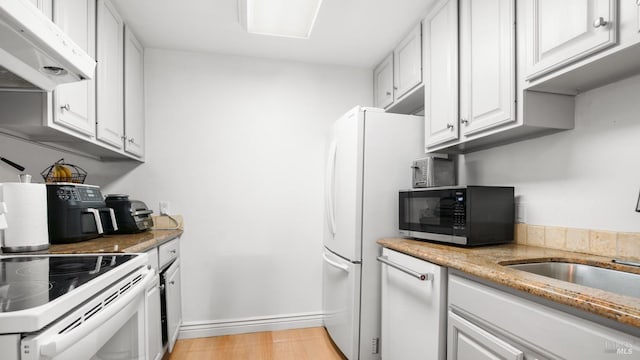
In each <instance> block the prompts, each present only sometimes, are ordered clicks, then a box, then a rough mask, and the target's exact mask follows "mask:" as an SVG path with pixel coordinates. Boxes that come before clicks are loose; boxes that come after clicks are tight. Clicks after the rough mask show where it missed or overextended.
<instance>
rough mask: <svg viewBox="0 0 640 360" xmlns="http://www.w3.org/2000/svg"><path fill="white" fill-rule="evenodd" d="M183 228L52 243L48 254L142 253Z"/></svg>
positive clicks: (175, 237)
mask: <svg viewBox="0 0 640 360" xmlns="http://www.w3.org/2000/svg"><path fill="white" fill-rule="evenodd" d="M182 234H183V230H149V231H144V232H141V233H137V234H125V235H105V236H103V237H99V238H96V239H91V240H87V241H81V242H77V243H71V244H54V245H51V246H49V249H48V250H47V251H46V252H48V253H50V254H89V253H116V252H121V253H143V252H147V251H149V250H151V249H153V248H155V247H158V246H160V245H162V244H164V243H166V242H169V241H171V240H173V239H177V238H179V237H180V236H182Z"/></svg>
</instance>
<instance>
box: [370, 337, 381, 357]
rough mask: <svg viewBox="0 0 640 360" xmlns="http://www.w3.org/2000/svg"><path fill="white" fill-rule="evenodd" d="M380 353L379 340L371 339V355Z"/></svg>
mask: <svg viewBox="0 0 640 360" xmlns="http://www.w3.org/2000/svg"><path fill="white" fill-rule="evenodd" d="M379 352H380V338H373V339H371V353H372V354H377V353H379Z"/></svg>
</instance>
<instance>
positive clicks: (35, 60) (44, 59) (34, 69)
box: [0, 0, 96, 91]
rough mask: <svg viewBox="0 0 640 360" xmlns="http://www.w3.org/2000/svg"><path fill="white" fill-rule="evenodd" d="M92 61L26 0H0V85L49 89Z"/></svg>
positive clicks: (78, 75) (80, 76) (85, 74)
mask: <svg viewBox="0 0 640 360" xmlns="http://www.w3.org/2000/svg"><path fill="white" fill-rule="evenodd" d="M95 67H96V62H95V60H94V59H93V58H91V56H89V55H88V54H87V53H86V52H85V51H84V50H83V49H82V48H81V47H80V46H78V45H76V44H75V43H74V42H73V41H72V40H71V38H70V37H69V36H67V35H66V34H65V33H64V32H63V31H62V30H61V29H60V28H59V27H58V26H56V25H55V24H54V23H53V22H51V20H49V19H48V18H47V17H46V16H45V15H44V14H43V13H42V12H41V11H40V10H38V8H36V7H35V6H34V5H33V4H32V3H31V2H30V1H28V0H0V88H2V89H28V90H46V91H51V90H53V89H54V88H55V87H56V85H59V84H64V83H68V82H74V81H80V80H84V79H92V78H93V76H94V73H95Z"/></svg>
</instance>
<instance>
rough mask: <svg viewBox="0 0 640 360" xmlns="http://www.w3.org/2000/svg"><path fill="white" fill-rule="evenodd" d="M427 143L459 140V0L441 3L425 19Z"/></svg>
mask: <svg viewBox="0 0 640 360" xmlns="http://www.w3.org/2000/svg"><path fill="white" fill-rule="evenodd" d="M423 30H424V36H423V37H424V59H425V66H424V74H425V101H424V104H425V106H424V107H425V114H424V115H425V118H424V121H425V145H426V147H427V148H428V147H429V146H433V145H437V144H440V143H444V142H447V141H451V140H456V139H458V1H457V0H447V1H443V2H441V3H440V4H439V5H438V6H437V7H436V8H435V9H434V10H433V11H432V12H431V13H430V14H429V16H427V18H426V19H425V20H424V22H423Z"/></svg>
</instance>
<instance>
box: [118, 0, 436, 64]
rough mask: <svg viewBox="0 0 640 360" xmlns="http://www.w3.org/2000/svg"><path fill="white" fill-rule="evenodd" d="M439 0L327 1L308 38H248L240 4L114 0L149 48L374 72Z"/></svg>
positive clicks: (226, 1) (197, 0)
mask: <svg viewBox="0 0 640 360" xmlns="http://www.w3.org/2000/svg"><path fill="white" fill-rule="evenodd" d="M435 1H436V0H323V3H322V6H321V8H320V12H319V14H318V17H317V19H316V23H315V27H314V29H313V32H312V33H311V37H310V38H309V39H307V40H303V39H289V38H278V37H269V36H264V35H255V34H249V33H247V32H246V31H244V30H243V28H242V26H241V25H240V23H239V22H238V13H237V0H134V1H132V0H113V2H114V3H115V5H116V7H117V8H118V10H119V11H120V13H121V15H122V17H123V18H124V20H125V22H126V23H127V24H128V25H129V26H130V27H131V29H132V30H133V31H134V33H135V34H136V35H137V37H138V38H139V40H140V41H141V42H142V43H143V45H144V46H145V47H150V48H162V49H175V50H184V51H196V52H211V53H222V54H234V55H244V56H255V57H266V58H275V59H283V60H292V61H301V62H310V63H321V64H336V65H350V66H357V67H366V68H372V67H373V66H375V65H376V64H377V63H378V62H379V61H381V60H382V58H383V57H384V56H385V55H386V54H387V53H388V52H390V51H391V49H392V48H393V47H394V46H395V45H396V44H397V43H398V41H400V40H401V39H402V37H403V36H404V34H406V33H407V32H408V31H409V30H410V29H411V28H412V27H413V26H415V25H417V24H418V22H419V21H420V20H421V19H422V17H424V15H426V13H427V11H428V9H429V8H430V7H431V5H432V4H433V3H434V2H435Z"/></svg>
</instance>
